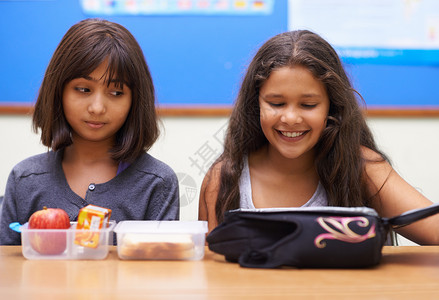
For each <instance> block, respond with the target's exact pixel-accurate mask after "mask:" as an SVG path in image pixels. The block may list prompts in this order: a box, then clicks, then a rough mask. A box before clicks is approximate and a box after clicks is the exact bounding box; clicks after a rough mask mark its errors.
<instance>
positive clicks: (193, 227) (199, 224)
mask: <svg viewBox="0 0 439 300" xmlns="http://www.w3.org/2000/svg"><path fill="white" fill-rule="evenodd" d="M114 232H116V233H122V234H123V233H191V234H197V233H206V232H207V221H121V222H119V223H117V225H116V228H115V229H114Z"/></svg>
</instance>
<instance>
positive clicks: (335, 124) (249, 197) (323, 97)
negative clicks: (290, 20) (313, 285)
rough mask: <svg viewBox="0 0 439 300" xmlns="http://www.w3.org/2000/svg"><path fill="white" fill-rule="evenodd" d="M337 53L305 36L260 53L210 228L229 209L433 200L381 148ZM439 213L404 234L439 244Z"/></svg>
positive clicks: (388, 209) (232, 130) (238, 114)
mask: <svg viewBox="0 0 439 300" xmlns="http://www.w3.org/2000/svg"><path fill="white" fill-rule="evenodd" d="M356 95H357V92H356V91H355V90H354V89H353V88H352V86H351V84H350V82H349V79H348V77H347V75H346V73H345V71H344V69H343V66H342V63H341V61H340V59H339V57H338V55H337V53H336V52H335V50H334V49H333V48H332V47H331V46H330V45H329V44H328V43H327V42H326V41H325V40H323V39H322V38H321V37H320V36H318V35H317V34H314V33H312V32H310V31H306V30H299V31H292V32H286V33H283V34H279V35H277V36H275V37H273V38H271V39H270V40H268V41H267V42H266V43H265V44H264V45H263V46H262V47H261V48H260V49H259V50H258V52H257V53H256V55H255V57H254V58H253V60H252V62H251V63H250V65H249V67H248V70H247V73H246V75H245V77H244V79H243V82H242V85H241V89H240V91H239V95H238V98H237V101H236V103H235V107H234V109H233V112H232V115H231V117H230V121H229V126H228V130H227V134H226V138H225V142H224V151H223V153H222V155H221V156H220V157H219V158H218V159H217V161H216V162H215V163H214V164H213V166H212V167H211V168H210V170H209V171H208V173H207V174H206V177H205V178H204V181H203V185H202V189H201V193H200V202H199V219H200V220H207V221H208V223H209V231H211V230H212V229H213V228H215V227H216V226H217V225H218V223H220V222H222V220H223V216H224V213H225V212H226V211H227V210H231V209H237V208H249V209H251V208H270V207H302V206H344V207H353V206H368V207H372V208H374V209H375V210H376V211H377V212H378V213H379V214H380V215H381V216H382V217H391V216H395V215H399V214H401V213H403V212H405V211H407V210H411V209H415V208H421V207H426V206H428V205H431V203H432V202H431V201H430V200H428V199H427V198H425V197H424V196H423V195H422V194H421V193H419V192H418V191H417V190H416V189H414V188H413V187H412V186H410V185H409V184H408V183H407V182H405V181H404V180H403V179H402V178H401V177H400V176H399V175H398V174H397V173H396V172H395V170H394V169H393V168H392V166H391V165H390V163H389V161H388V159H387V158H386V156H385V155H384V154H383V153H381V152H380V151H379V149H378V148H377V146H376V144H375V142H374V139H373V136H372V134H371V132H370V130H369V128H368V126H367V124H366V121H365V119H364V117H363V114H362V110H361V108H360V106H359V104H358V101H357V98H356ZM438 227H439V215H436V216H432V217H429V218H427V219H424V220H422V221H419V222H416V223H414V224H412V225H410V226H406V227H403V228H400V229H399V230H398V231H397V232H398V233H400V234H402V235H404V236H405V237H407V238H408V239H411V240H413V241H415V242H417V243H420V244H439V231H438V230H432V229H433V228H438Z"/></svg>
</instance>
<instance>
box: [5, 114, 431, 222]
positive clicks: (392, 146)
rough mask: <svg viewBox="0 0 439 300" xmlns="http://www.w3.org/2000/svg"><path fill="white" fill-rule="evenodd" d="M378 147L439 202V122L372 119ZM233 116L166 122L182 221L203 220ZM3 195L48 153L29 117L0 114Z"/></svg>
mask: <svg viewBox="0 0 439 300" xmlns="http://www.w3.org/2000/svg"><path fill="white" fill-rule="evenodd" d="M368 122H369V125H370V127H371V129H372V131H373V132H374V134H375V137H376V139H377V143H378V144H379V146H380V147H381V148H382V150H383V151H384V152H385V153H387V154H388V155H389V156H390V158H391V159H392V161H393V165H394V167H395V169H396V170H397V171H398V172H399V173H400V174H401V175H402V176H403V177H404V178H405V179H406V180H407V181H408V182H409V183H410V184H412V185H413V186H415V187H416V188H417V189H419V190H420V191H421V192H422V193H423V194H424V195H426V196H427V197H428V198H430V199H431V200H432V201H433V202H438V201H439V176H438V170H439V155H438V153H439V118H423V119H416V118H400V119H399V118H388V119H386V118H371V119H369V120H368ZM226 124H227V118H223V117H221V118H220V117H219V118H211V117H209V118H194V117H191V118H181V117H178V118H176V117H167V118H164V119H163V127H164V128H163V129H162V135H161V137H160V139H159V141H158V142H157V143H156V144H155V145H154V147H153V148H152V149H151V151H150V153H151V154H152V155H153V156H155V157H156V158H158V159H160V160H162V161H164V162H166V163H167V164H168V165H170V166H171V167H172V168H173V169H174V170H175V172H176V173H177V174H178V175H179V178H180V194H181V198H182V204H181V218H182V219H188V220H190V219H196V218H197V204H198V203H197V202H198V195H199V188H200V184H201V181H202V179H203V175H204V172H205V168H206V167H207V166H208V164H209V163H211V162H212V159H213V158H214V156H216V155H218V154H219V153H220V152H221V150H222V144H221V141H222V139H223V135H224V129H225V126H226ZM0 140H1V141H2V143H1V144H2V145H1V148H0V195H1V194H3V193H4V189H5V186H6V180H7V177H8V174H9V172H10V170H11V169H12V167H13V166H14V165H15V164H16V163H18V162H19V161H21V160H22V159H24V158H26V157H28V156H30V155H33V154H37V153H41V152H44V151H46V149H45V148H44V147H43V146H41V144H40V143H39V136H37V135H36V134H34V133H33V132H32V130H31V119H30V117H29V116H8V115H0Z"/></svg>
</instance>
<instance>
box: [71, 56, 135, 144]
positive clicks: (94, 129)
mask: <svg viewBox="0 0 439 300" xmlns="http://www.w3.org/2000/svg"><path fill="white" fill-rule="evenodd" d="M106 68H107V63H106V62H103V63H102V64H101V65H99V66H98V67H97V68H96V69H95V70H94V71H93V72H92V73H91V74H90V75H88V76H86V77H84V78H76V79H73V80H72V81H70V82H68V83H67V84H66V86H65V87H64V91H63V107H64V115H65V117H66V119H67V122H68V123H69V124H70V126H71V128H72V135H73V137H74V140H78V139H82V140H86V141H93V142H98V141H108V142H109V143H111V144H112V143H114V139H115V135H116V133H117V131H118V130H119V129H120V128H121V127H122V125H123V124H124V122H125V120H126V118H127V115H128V112H129V111H130V107H131V101H132V99H131V90H130V88H129V87H128V86H127V85H126V84H124V85H123V88H121V87H120V86H118V85H117V84H116V83H115V82H111V83H110V85H108V86H107V83H106V82H105V81H104V79H105V77H104V74H105V71H106Z"/></svg>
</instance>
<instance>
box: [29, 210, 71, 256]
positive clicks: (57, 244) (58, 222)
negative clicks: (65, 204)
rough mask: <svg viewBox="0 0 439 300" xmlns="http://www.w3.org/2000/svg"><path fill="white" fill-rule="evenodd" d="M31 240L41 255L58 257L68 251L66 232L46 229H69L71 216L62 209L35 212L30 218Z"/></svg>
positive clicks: (33, 246)
mask: <svg viewBox="0 0 439 300" xmlns="http://www.w3.org/2000/svg"><path fill="white" fill-rule="evenodd" d="M28 228H29V229H38V231H34V232H32V231H30V232H29V239H30V244H31V246H32V248H33V249H34V250H35V251H37V252H38V253H40V254H46V255H56V254H61V253H63V252H64V250H66V246H67V236H66V231H61V232H60V231H54V230H48V231H47V232H45V231H44V229H63V230H65V229H69V228H70V219H69V215H68V214H67V213H66V212H65V211H64V210H63V209H61V208H47V207H44V208H43V209H42V210H39V211H36V212H34V213H33V214H32V215H31V216H30V218H29V227H28Z"/></svg>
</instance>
